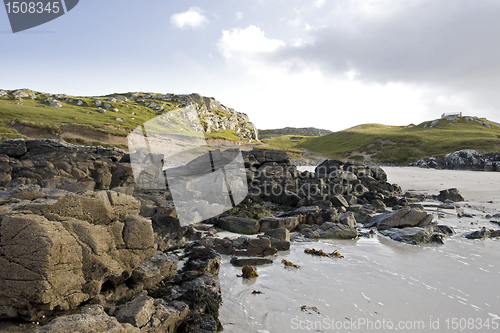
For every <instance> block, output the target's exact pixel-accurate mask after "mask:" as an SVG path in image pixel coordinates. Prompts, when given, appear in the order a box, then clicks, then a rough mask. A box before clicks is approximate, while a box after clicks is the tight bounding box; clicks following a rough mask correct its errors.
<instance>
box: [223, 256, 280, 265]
mask: <svg viewBox="0 0 500 333" xmlns="http://www.w3.org/2000/svg"><path fill="white" fill-rule="evenodd" d="M272 263H273V261H272V260H271V259H268V258H260V257H257V258H256V257H251V258H241V257H232V258H231V264H233V265H234V266H238V267H244V266H261V265H269V264H272Z"/></svg>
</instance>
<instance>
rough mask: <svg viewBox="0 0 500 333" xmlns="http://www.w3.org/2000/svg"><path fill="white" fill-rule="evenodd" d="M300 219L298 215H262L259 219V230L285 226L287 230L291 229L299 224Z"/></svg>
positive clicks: (263, 230)
mask: <svg viewBox="0 0 500 333" xmlns="http://www.w3.org/2000/svg"><path fill="white" fill-rule="evenodd" d="M300 220H301V218H300V217H299V216H288V217H280V216H277V217H263V218H261V219H260V220H259V224H260V232H265V231H268V230H272V229H279V228H285V229H288V230H289V231H293V230H295V228H297V226H298V225H299V223H300Z"/></svg>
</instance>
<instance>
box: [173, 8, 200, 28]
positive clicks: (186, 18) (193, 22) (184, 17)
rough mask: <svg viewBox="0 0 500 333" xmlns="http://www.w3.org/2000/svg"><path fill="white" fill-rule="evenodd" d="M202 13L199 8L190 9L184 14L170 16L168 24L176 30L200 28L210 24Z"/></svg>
mask: <svg viewBox="0 0 500 333" xmlns="http://www.w3.org/2000/svg"><path fill="white" fill-rule="evenodd" d="M202 13H203V11H202V10H201V9H200V8H199V7H190V8H189V10H188V11H186V12H183V13H177V14H174V15H172V16H171V17H170V23H171V24H172V25H173V26H174V27H175V28H178V29H196V28H200V27H202V26H204V25H206V24H208V23H209V22H210V21H209V20H208V18H207V17H206V16H205V15H203V14H202Z"/></svg>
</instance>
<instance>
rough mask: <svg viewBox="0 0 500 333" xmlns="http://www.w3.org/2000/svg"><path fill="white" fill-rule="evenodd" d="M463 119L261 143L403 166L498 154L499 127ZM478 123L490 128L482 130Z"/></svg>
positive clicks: (362, 128) (367, 127) (370, 127)
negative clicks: (459, 154) (458, 154)
mask: <svg viewBox="0 0 500 333" xmlns="http://www.w3.org/2000/svg"><path fill="white" fill-rule="evenodd" d="M470 119H472V120H471V121H467V120H466V119H465V118H464V117H461V118H458V121H457V122H453V121H449V120H447V119H439V121H438V122H437V123H435V124H434V125H433V126H432V128H431V127H430V126H431V123H432V122H431V121H427V122H423V123H421V124H419V125H410V126H387V125H380V124H365V125H359V126H355V127H352V128H349V129H346V130H343V131H339V132H334V133H331V134H327V135H324V136H320V137H304V138H302V139H300V140H298V141H292V140H290V137H291V136H283V137H276V138H271V139H264V140H262V141H263V142H265V143H266V146H267V148H270V149H272V148H274V149H282V150H300V149H307V150H309V151H311V152H314V153H317V154H321V155H323V156H325V157H328V158H340V159H353V160H357V161H363V160H364V156H367V155H368V156H370V158H371V160H372V161H375V162H383V163H393V164H398V165H402V164H406V163H409V162H412V161H416V160H418V159H420V158H428V157H431V156H442V155H446V154H448V153H450V152H454V151H457V150H461V149H474V150H478V151H483V152H490V151H498V150H500V126H498V124H495V123H493V122H490V121H488V120H485V119H481V118H476V117H470ZM479 122H485V123H487V124H489V126H491V128H486V127H485V126H484V125H482V124H480V123H479Z"/></svg>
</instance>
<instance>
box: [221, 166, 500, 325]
mask: <svg viewBox="0 0 500 333" xmlns="http://www.w3.org/2000/svg"><path fill="white" fill-rule="evenodd" d="M389 169H393V170H389ZM399 169H402V168H387V172H388V174H389V180H390V181H391V182H396V183H399V184H401V185H402V187H403V189H404V190H408V189H410V188H409V187H410V186H412V187H414V186H416V185H419V186H424V187H425V188H423V189H429V190H430V191H433V193H434V192H435V191H436V190H435V189H434V188H432V186H427V184H426V181H427V179H424V178H432V177H431V175H432V174H431V172H434V173H436V172H441V174H437V176H436V175H434V176H433V177H438V178H439V179H440V180H442V182H441V183H442V184H443V185H441V183H439V184H433V186H436V188H437V189H444V188H448V187H459V184H455V185H454V186H445V185H447V184H446V182H447V181H448V180H450V181H452V180H454V179H453V177H455V176H456V174H454V173H453V172H452V173H451V176H449V172H448V171H436V170H430V171H431V172H427V171H429V170H425V172H423V173H421V171H420V170H419V169H407V170H404V169H403V170H399ZM394 170H395V171H394ZM405 172H409V173H410V174H411V175H413V177H412V178H411V179H412V180H411V181H413V182H414V183H413V184H412V183H411V181H405V179H410V177H406V178H405V177H404V173H405ZM419 173H421V175H420V176H419ZM407 175H408V174H407ZM422 175H423V176H422ZM459 175H460V174H459ZM497 176H500V174H495V175H494V176H493V175H491V174H488V173H477V172H476V173H472V174H471V175H468V181H469V182H472V183H473V184H474V181H473V180H471V179H470V178H471V177H478V179H477V180H476V183H480V182H481V181H483V182H490V179H487V178H490V177H497ZM398 177H399V178H398ZM418 177H420V178H418ZM450 177H452V178H450ZM448 178H450V179H448ZM396 179H397V180H396ZM481 179H483V180H481ZM499 179H500V178H499ZM430 181H431V182H434V183H435V180H430ZM455 183H456V180H455ZM496 184H499V183H496ZM468 186H470V185H468ZM483 187H484V191H485V192H486V191H492V193H495V191H498V187H496V186H495V188H493V187H491V186H490V187H488V188H486V187H485V186H483ZM469 190H470V189H468V188H465V186H464V187H463V189H461V192H462V193H464V195H466V194H469V195H471V194H470V193H471V191H469ZM472 190H474V191H478V189H477V188H475V189H472ZM479 192H480V191H479ZM488 195H490V194H489V193H488ZM472 196H474V197H473V198H470V199H471V200H472V201H473V202H474V203H477V204H478V205H479V204H483V203H485V204H486V200H485V199H486V196H484V195H482V196H483V197H484V198H485V199H484V200H483V197H479V196H478V195H477V194H474V195H472ZM472 201H471V202H472ZM483 201H484V202H483ZM497 207H498V202H496V199H495V200H494V203H493V204H487V205H486V206H484V207H483V206H482V207H480V208H479V207H476V206H472V207H470V208H465V209H466V212H470V213H473V214H475V215H476V216H475V217H474V218H462V219H458V218H457V217H456V214H455V212H454V211H453V210H439V209H436V208H432V207H431V208H429V210H430V211H431V212H433V213H434V214H435V215H436V220H437V221H439V223H440V224H447V225H450V226H452V227H454V229H455V230H456V231H457V234H456V235H454V236H452V237H450V238H448V240H447V241H446V243H445V244H444V245H421V246H414V245H407V244H402V243H398V242H395V241H392V240H390V239H388V238H385V237H383V236H381V235H378V236H374V237H373V238H360V239H358V240H327V241H320V242H311V243H294V244H293V245H292V248H291V250H290V251H288V252H280V253H279V255H278V257H277V258H276V260H275V262H274V264H272V265H267V266H260V267H258V273H259V277H258V278H254V279H251V280H243V279H242V278H238V277H236V275H238V274H240V272H241V270H240V269H239V268H236V267H232V266H231V265H230V264H229V259H230V257H228V256H224V258H223V265H222V268H221V272H220V280H221V284H222V286H223V301H224V303H223V305H222V308H221V315H220V319H221V322H222V324H223V325H224V328H225V330H224V331H225V332H270V333H275V332H276V333H277V332H310V331H313V332H314V331H318V332H372V331H373V332H392V331H400V332H500V293H499V292H498V290H497V284H498V282H497V281H498V280H499V278H500V240H498V239H495V240H486V241H484V240H467V239H465V238H463V237H462V235H461V234H462V233H463V232H465V231H469V230H478V229H479V228H481V227H482V226H486V227H488V228H494V227H495V226H494V225H493V224H492V223H490V222H488V220H487V219H484V218H483V217H484V215H485V214H486V212H490V213H491V212H495V210H496V208H497ZM438 214H442V215H441V218H438ZM471 223H472V224H471ZM496 229H498V226H497V227H496ZM311 247H314V248H316V249H322V250H324V251H325V252H333V251H334V250H338V251H339V252H340V253H341V254H342V255H343V256H344V258H336V259H331V258H320V257H313V256H311V255H309V254H306V253H304V249H305V248H311ZM282 259H287V260H289V261H291V262H293V263H294V264H298V265H300V266H301V267H300V269H298V270H293V269H292V270H286V269H284V266H283V264H281V263H280V262H281V260H282ZM253 290H257V291H261V292H262V294H252V291H253ZM302 306H306V307H308V309H306V311H302V310H301V307H302ZM312 307H316V308H317V312H316V311H315V310H313V309H310V308H312ZM488 327H489V328H488Z"/></svg>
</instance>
